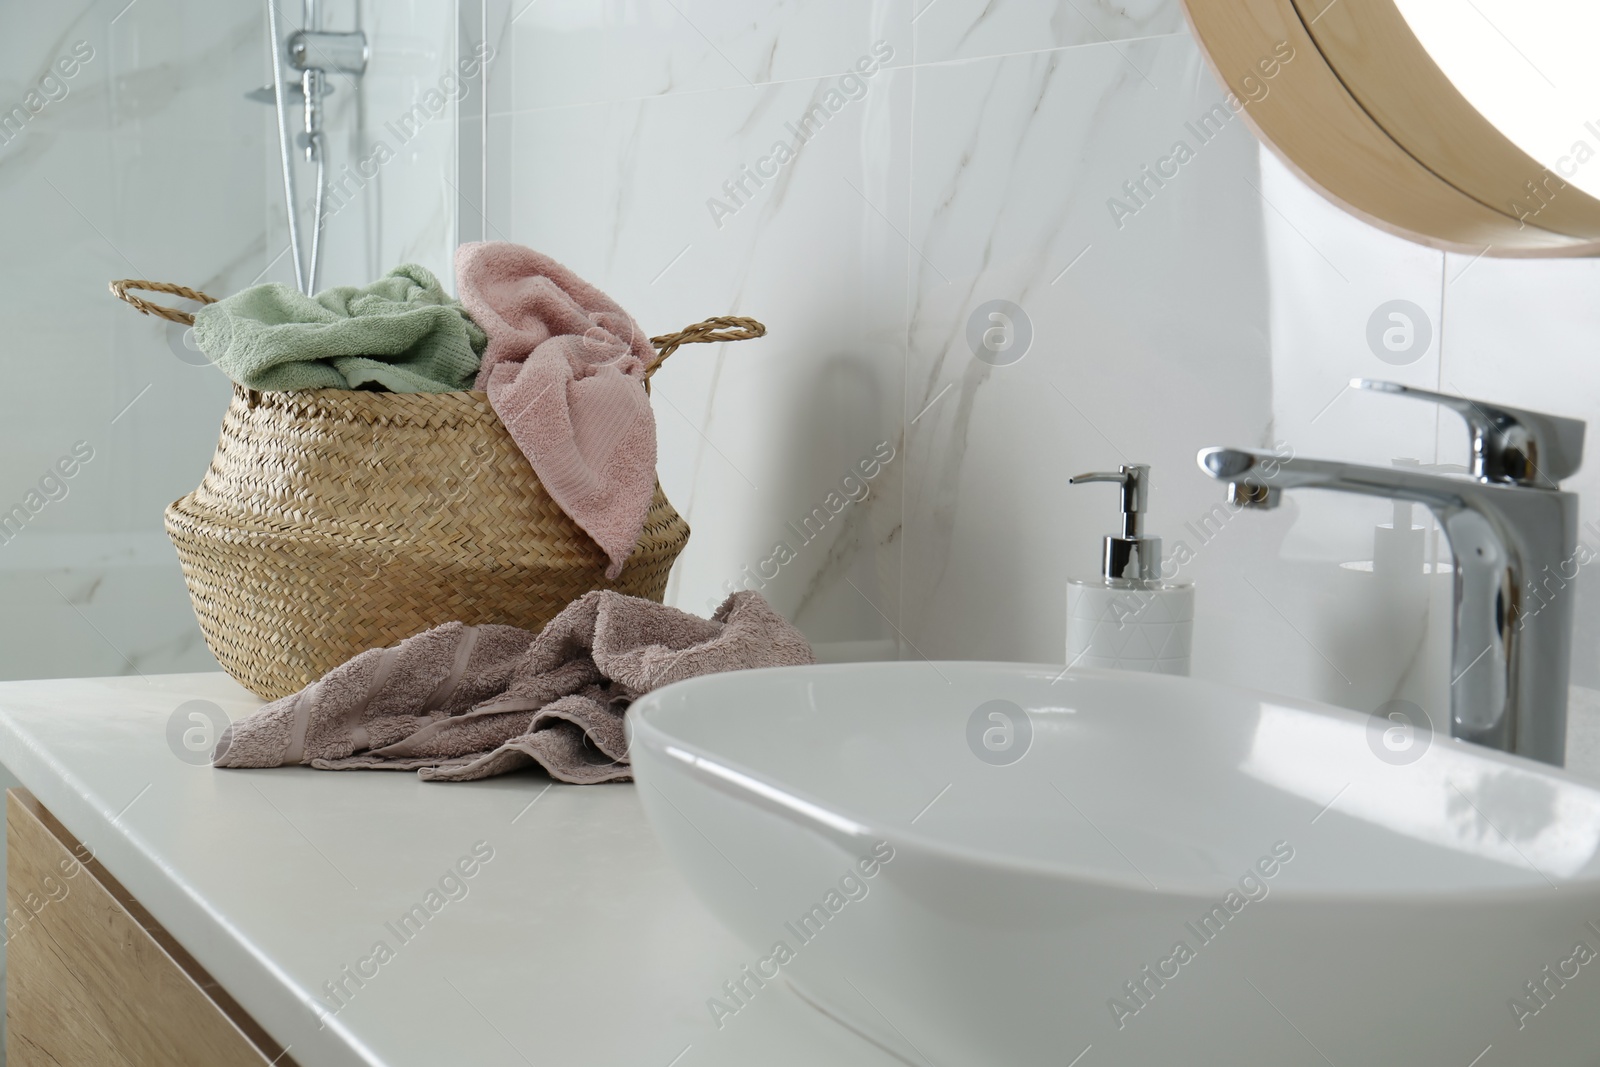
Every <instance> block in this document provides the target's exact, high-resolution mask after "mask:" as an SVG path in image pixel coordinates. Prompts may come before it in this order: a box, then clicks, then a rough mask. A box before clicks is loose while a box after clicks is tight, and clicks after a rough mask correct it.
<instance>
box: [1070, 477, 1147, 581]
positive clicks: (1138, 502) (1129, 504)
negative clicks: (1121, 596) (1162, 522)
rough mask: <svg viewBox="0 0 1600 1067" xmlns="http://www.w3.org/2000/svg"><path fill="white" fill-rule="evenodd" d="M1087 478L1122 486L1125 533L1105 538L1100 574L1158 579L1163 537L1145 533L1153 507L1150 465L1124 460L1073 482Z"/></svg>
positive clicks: (1116, 578) (1123, 578) (1125, 578)
mask: <svg viewBox="0 0 1600 1067" xmlns="http://www.w3.org/2000/svg"><path fill="white" fill-rule="evenodd" d="M1084 482H1116V483H1117V484H1118V485H1120V486H1122V536H1121V537H1117V536H1115V535H1113V536H1109V537H1107V538H1106V539H1105V552H1104V556H1103V558H1102V560H1101V574H1102V576H1103V577H1105V578H1107V579H1108V580H1111V581H1133V582H1159V581H1160V580H1161V538H1159V537H1146V536H1145V533H1144V517H1145V512H1147V511H1149V509H1150V466H1149V464H1147V463H1124V464H1123V465H1122V467H1121V469H1120V470H1118V471H1096V472H1093V473H1090V474H1080V475H1078V476H1077V477H1075V478H1073V479H1071V483H1070V484H1072V485H1082V484H1083V483H1084Z"/></svg>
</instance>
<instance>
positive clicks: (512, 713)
mask: <svg viewBox="0 0 1600 1067" xmlns="http://www.w3.org/2000/svg"><path fill="white" fill-rule="evenodd" d="M813 662H815V659H814V658H813V656H812V654H811V646H810V645H808V644H807V643H806V639H805V638H804V637H803V636H802V635H801V634H800V632H799V631H798V630H796V629H795V628H794V627H793V626H791V625H789V623H788V621H787V620H785V619H784V618H783V616H781V615H779V614H778V613H777V612H776V611H774V610H773V609H772V606H771V605H770V604H768V603H767V602H766V600H765V599H763V598H762V596H761V594H759V593H754V592H749V591H745V592H738V593H734V594H733V595H732V596H730V597H728V599H727V600H725V601H723V603H722V606H721V607H719V608H718V609H717V611H716V614H714V615H713V616H712V617H711V618H710V619H702V618H699V617H697V616H694V615H689V614H687V613H685V612H682V611H679V610H678V609H676V608H670V607H666V606H664V605H662V604H656V603H653V602H651V601H648V600H640V599H638V598H637V597H628V596H623V595H622V594H620V593H613V592H610V591H604V590H602V591H596V592H592V593H585V594H584V595H583V596H581V597H579V598H578V599H577V600H575V601H573V602H572V603H571V604H569V605H568V606H567V607H566V608H565V609H563V610H562V612H561V614H559V615H557V616H556V617H555V618H554V619H551V620H550V622H549V623H548V624H547V625H546V626H545V628H544V630H543V631H541V632H540V633H539V634H538V635H537V636H535V635H534V634H532V633H530V632H528V631H527V630H520V629H517V628H516V627H513V626H492V625H491V626H463V625H462V624H461V623H459V622H450V623H446V624H444V625H443V626H437V627H434V628H433V629H431V630H427V631H425V632H423V633H420V634H417V635H416V636H415V637H410V638H407V639H406V640H404V641H402V642H400V644H398V645H395V646H394V647H392V648H379V649H371V650H369V651H367V652H363V653H361V655H359V656H357V657H356V658H355V659H352V660H351V661H350V662H348V663H346V664H345V665H344V666H342V667H338V668H335V669H334V670H333V671H330V672H329V673H328V675H327V676H326V677H324V678H323V679H322V680H321V681H320V682H317V683H315V684H313V685H310V686H308V687H307V688H305V689H304V690H302V691H301V692H299V693H297V694H295V695H294V696H288V697H284V698H283V699H281V700H275V701H273V702H272V703H270V704H267V705H266V706H265V707H263V708H261V710H260V711H257V712H256V713H255V714H253V715H250V716H248V717H246V718H243V719H240V720H239V721H238V722H235V723H233V724H232V725H231V726H230V727H228V729H227V731H226V732H224V733H223V735H222V739H221V740H220V741H219V742H218V743H217V748H216V752H215V753H214V754H213V756H212V763H213V764H214V765H216V766H218V767H279V766H284V765H288V764H310V765H311V766H312V767H315V768H317V769H319V770H330V771H337V770H351V769H373V770H412V769H415V770H416V771H417V773H418V775H419V776H420V777H422V778H424V779H427V780H429V781H452V782H460V781H467V780H470V779H473V778H487V777H489V776H491V775H496V774H504V773H505V772H506V771H511V770H515V769H517V768H519V767H525V766H527V765H529V764H534V763H536V764H538V765H539V766H541V767H543V768H544V769H545V770H546V771H548V772H549V773H550V775H551V777H553V778H556V779H559V780H560V781H563V782H575V783H591V782H610V781H621V780H625V779H627V778H630V777H631V776H632V772H631V769H630V767H629V764H628V752H627V739H626V736H625V734H624V733H623V727H622V720H623V714H624V712H626V711H627V708H628V705H629V704H630V703H631V702H632V701H633V700H634V698H635V697H638V696H640V695H641V694H643V693H648V692H649V691H650V690H652V689H657V688H659V687H661V686H663V685H667V684H668V683H670V682H676V681H681V680H682V679H684V678H694V677H696V676H698V675H702V674H715V673H717V672H720V671H735V670H746V669H750V668H755V667H790V666H799V665H802V664H807V663H813Z"/></svg>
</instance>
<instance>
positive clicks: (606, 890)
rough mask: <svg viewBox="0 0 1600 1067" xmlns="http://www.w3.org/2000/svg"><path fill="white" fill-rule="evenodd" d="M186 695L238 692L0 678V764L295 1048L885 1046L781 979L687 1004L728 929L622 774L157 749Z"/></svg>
mask: <svg viewBox="0 0 1600 1067" xmlns="http://www.w3.org/2000/svg"><path fill="white" fill-rule="evenodd" d="M190 700H208V701H212V702H214V703H215V704H217V705H219V706H220V707H221V708H222V709H223V710H224V711H225V712H226V713H227V714H228V715H229V716H231V717H233V718H238V717H239V716H241V715H244V714H247V713H248V712H250V711H251V710H253V709H254V708H255V707H256V706H258V704H259V701H258V700H256V698H255V697H253V696H251V695H250V694H249V693H247V692H246V691H245V690H244V689H242V688H241V687H239V686H238V685H237V684H235V683H234V682H233V681H232V680H230V679H229V678H227V677H226V676H225V675H222V674H189V675H167V676H161V677H152V678H148V679H146V678H108V679H73V680H61V681H39V682H6V683H0V762H3V763H4V764H5V765H6V766H7V767H8V768H9V769H10V770H11V771H12V772H13V773H14V774H15V775H16V776H17V777H18V778H19V779H20V780H21V781H22V783H23V785H24V786H26V787H27V788H28V789H29V790H31V791H32V792H33V794H34V795H35V796H36V797H37V798H38V799H39V801H40V802H41V803H42V804H44V805H45V806H46V807H47V808H49V809H50V810H51V811H52V812H54V813H55V815H56V817H57V818H59V819H60V820H61V822H62V823H63V824H65V826H66V827H67V829H68V830H70V831H71V832H72V833H73V834H74V835H75V836H76V837H77V838H78V839H79V840H81V841H83V842H84V843H85V844H87V845H88V846H89V847H90V848H91V849H92V850H93V851H94V853H95V855H96V856H98V857H99V859H100V861H101V862H102V863H103V864H104V865H105V866H106V868H107V869H108V870H109V871H110V872H111V874H112V875H114V876H115V877H116V878H117V879H119V880H120V881H121V882H122V883H123V885H125V886H126V887H127V888H128V889H129V891H131V892H132V893H133V894H134V895H135V896H136V897H138V898H139V900H140V901H141V902H143V903H144V905H145V906H146V907H147V908H149V909H150V912H151V913H152V914H153V915H154V916H155V917H156V919H157V920H158V921H160V922H161V923H162V925H164V926H165V927H166V928H167V930H168V931H170V932H171V933H172V934H173V936H175V937H176V938H177V939H178V941H179V942H181V943H182V944H183V945H184V947H185V948H187V949H188V950H189V952H191V953H192V954H193V955H194V956H195V958H196V959H198V960H199V962H200V963H201V965H202V966H204V967H205V968H206V969H207V970H209V971H210V972H211V974H212V975H213V976H214V977H215V978H216V979H217V980H218V981H219V982H221V983H222V985H223V986H224V987H225V988H226V989H228V991H229V992H230V993H232V994H233V996H234V997H235V998H236V999H237V1000H238V1001H239V1003H240V1004H241V1005H242V1006H243V1007H244V1009H245V1010H246V1011H248V1012H249V1013H250V1014H251V1015H252V1016H253V1017H254V1018H255V1019H256V1021H257V1022H259V1023H260V1024H261V1025H262V1026H263V1027H265V1028H266V1029H267V1030H268V1031H269V1032H270V1033H271V1034H272V1035H273V1037H275V1038H276V1039H278V1040H279V1041H281V1042H283V1043H284V1044H286V1045H288V1046H290V1051H289V1054H290V1056H292V1057H293V1058H294V1059H295V1060H297V1061H298V1062H299V1063H300V1064H302V1065H303V1067H334V1065H339V1067H343V1065H346V1064H383V1065H390V1067H400V1065H409V1064H418V1065H422V1064H427V1065H436V1064H472V1065H474V1067H498V1065H502V1064H504V1065H508V1067H518V1065H521V1067H527V1065H531V1064H540V1065H544V1064H562V1065H589V1064H597V1065H598V1064H603V1065H621V1067H713V1065H739V1067H747V1065H749V1064H762V1065H764V1067H791V1065H792V1067H801V1065H804V1067H813V1065H817V1064H829V1065H838V1067H894V1064H896V1063H897V1061H893V1060H890V1059H889V1058H887V1057H886V1056H884V1055H883V1054H882V1053H880V1052H878V1051H877V1050H876V1049H875V1048H874V1047H873V1046H870V1045H868V1044H866V1043H865V1042H863V1041H861V1040H860V1039H859V1038H856V1037H855V1036H854V1035H851V1034H849V1033H848V1032H846V1031H844V1030H843V1029H841V1028H840V1027H839V1026H838V1025H836V1024H835V1023H833V1022H831V1021H829V1020H828V1019H826V1018H824V1017H822V1016H821V1015H819V1014H817V1013H816V1012H815V1011H813V1010H812V1009H811V1008H810V1007H808V1006H807V1005H806V1004H805V1003H804V1002H803V1001H801V1000H800V999H799V998H798V997H797V996H796V995H795V994H794V993H793V992H792V991H791V990H789V989H788V988H786V987H781V988H780V987H772V988H770V989H769V990H768V991H765V992H763V994H762V995H761V996H759V997H758V998H756V999H755V1000H753V1001H752V1002H751V1004H750V1005H749V1007H748V1008H747V1009H745V1010H743V1011H740V1012H739V1014H738V1016H737V1017H736V1018H732V1019H728V1020H726V1021H725V1022H726V1025H725V1026H724V1028H723V1029H721V1030H718V1029H717V1026H716V1024H715V1023H714V1022H713V1020H712V1018H711V1015H710V1013H709V1011H708V1010H707V1008H706V1001H707V999H708V998H710V997H712V996H715V995H717V994H718V991H719V988H720V986H721V985H722V983H723V982H725V981H727V980H728V979H730V978H732V977H734V976H735V975H736V974H737V973H738V971H739V968H740V967H741V966H743V965H745V964H746V963H748V961H749V952H748V951H747V950H746V949H745V948H744V947H743V946H742V945H740V944H739V943H738V942H736V941H735V940H734V939H733V938H732V937H731V935H729V934H727V933H726V932H725V931H724V930H723V929H722V928H721V927H720V926H719V925H718V924H717V923H716V921H715V920H714V919H713V918H712V916H711V915H710V914H709V913H708V912H707V911H706V910H705V908H703V907H702V906H701V905H700V903H699V902H698V901H697V900H696V899H695V898H693V897H692V896H691V895H690V891H689V888H688V886H687V885H686V884H685V883H684V882H683V880H682V879H681V878H679V876H678V875H677V873H676V872H675V871H673V870H672V869H671V868H670V867H669V866H668V865H667V860H666V857H665V856H664V855H663V854H662V852H661V849H660V848H659V847H658V846H657V845H656V842H655V839H654V837H653V836H652V834H651V832H650V829H649V827H648V826H647V825H646V823H645V820H644V815H643V812H642V811H641V810H640V806H639V803H638V798H637V795H636V794H635V791H634V787H633V786H631V785H602V786H567V785H551V784H550V783H549V780H548V779H546V778H544V777H543V776H542V775H538V774H535V773H518V774H513V775H509V776H505V777H501V778H494V779H489V780H487V781H482V782H465V783H425V782H421V781H418V780H417V778H416V777H415V776H414V775H412V774H410V773H401V772H356V771H350V772H326V771H313V770H310V769H308V768H298V767H296V768H279V769H276V770H262V771H239V770H229V771H218V770H214V769H212V768H211V767H210V766H209V765H200V766H195V765H193V764H192V763H189V762H185V761H184V760H183V759H181V758H179V756H178V755H177V754H175V752H174V750H173V749H172V748H171V747H169V742H168V723H169V720H170V719H172V717H173V715H174V713H175V712H176V711H177V709H178V708H179V707H180V705H183V704H184V703H185V702H186V701H190ZM547 787H548V789H547ZM546 789H547V791H545V790H546ZM541 791H544V792H541ZM530 804H531V806H530ZM478 842H487V844H488V846H489V847H491V848H492V849H493V859H491V860H490V861H488V862H487V863H485V864H483V865H482V866H481V867H479V868H478V869H477V870H476V872H475V873H474V874H473V876H472V877H471V878H469V879H464V880H463V881H464V884H465V886H466V895H465V896H464V897H461V898H460V899H458V900H454V901H449V902H447V903H445V904H444V905H443V906H442V907H440V908H439V910H438V912H437V914H436V915H434V916H433V917H432V918H431V919H430V920H429V921H428V922H427V923H426V925H425V926H423V927H422V928H421V930H420V931H419V932H416V933H415V934H414V935H412V936H411V939H410V940H409V941H407V942H405V943H402V942H401V941H400V939H399V938H398V937H397V935H396V934H395V933H394V932H393V930H392V929H391V927H392V926H393V925H394V924H395V923H397V921H398V919H399V918H400V916H401V915H402V914H403V913H405V912H406V911H407V910H408V909H410V908H411V906H412V905H414V904H418V903H425V901H424V898H425V895H426V894H427V892H428V891H429V890H430V889H432V888H434V887H435V886H437V885H438V883H439V880H440V878H441V876H442V875H444V874H446V873H447V871H448V869H449V868H451V867H452V865H454V864H455V863H456V862H457V861H458V860H459V859H461V858H462V857H466V856H469V855H470V854H471V853H472V851H473V848H474V846H475V844H476V843H478ZM479 849H480V853H481V851H482V846H479ZM452 892H454V893H456V895H458V896H459V893H460V891H459V890H455V889H453V890H452ZM386 924H387V925H386ZM380 940H381V941H384V942H386V943H387V944H388V945H389V946H390V949H391V951H392V958H390V959H389V960H388V961H387V962H382V963H376V964H369V965H368V967H367V969H368V971H369V973H370V971H371V970H372V969H373V968H374V967H375V968H376V972H377V973H376V974H375V975H374V976H373V977H371V978H370V979H367V980H365V986H364V987H363V988H360V989H356V990H355V992H354V994H353V995H352V996H351V997H350V998H349V1002H348V1003H347V1004H346V1006H345V1007H343V1008H342V1009H341V1010H340V1011H339V1012H338V1013H337V1015H331V1016H329V1015H325V1014H323V1013H327V1012H328V1011H329V1010H330V1004H329V1003H328V1002H326V1001H325V1000H324V993H323V990H322V985H323V983H324V982H327V981H330V980H334V979H336V978H338V977H339V975H340V972H341V971H342V970H343V968H345V967H346V966H354V965H355V964H356V962H357V961H358V960H360V959H362V958H368V957H371V956H372V955H373V951H374V945H375V943H376V942H378V941H380ZM350 988H354V986H353V984H350Z"/></svg>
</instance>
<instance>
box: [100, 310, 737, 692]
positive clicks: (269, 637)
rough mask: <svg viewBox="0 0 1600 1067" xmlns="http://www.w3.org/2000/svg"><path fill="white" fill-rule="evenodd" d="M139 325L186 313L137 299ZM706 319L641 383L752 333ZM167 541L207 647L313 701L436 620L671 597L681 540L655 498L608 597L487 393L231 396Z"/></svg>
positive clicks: (594, 551) (512, 618)
mask: <svg viewBox="0 0 1600 1067" xmlns="http://www.w3.org/2000/svg"><path fill="white" fill-rule="evenodd" d="M130 288H133V289H140V288H143V289H153V290H155V291H158V292H170V293H175V294H176V295H178V296H183V297H186V298H188V299H193V300H199V301H201V302H202V303H209V302H211V298H209V297H207V296H205V294H203V293H199V292H198V291H196V290H192V289H186V288H184V287H182V286H175V285H169V284H167V283H157V282H146V281H140V280H129V281H120V282H113V283H112V292H113V293H115V294H116V295H117V296H118V297H119V298H120V299H124V300H127V301H128V302H129V303H131V304H133V305H134V306H135V307H137V308H139V310H141V311H144V312H146V313H147V314H155V315H159V316H161V317H162V318H166V319H169V320H171V321H175V322H186V321H188V322H192V321H193V316H191V315H188V314H187V313H185V312H182V311H177V310H175V309H172V308H167V307H163V306H161V305H158V304H152V303H150V302H149V301H145V300H141V299H140V298H139V297H135V296H132V295H131V294H129V293H128V292H127V290H128V289H130ZM765 332H766V330H765V327H763V326H762V325H761V324H760V323H758V322H756V321H755V320H754V319H740V318H721V319H708V320H706V321H705V322H703V323H698V324H696V325H695V326H692V327H690V328H688V329H687V330H684V331H682V332H680V333H678V334H671V335H667V336H665V337H656V338H652V339H651V341H652V343H653V344H654V345H655V346H656V347H657V349H658V355H657V357H656V360H655V362H654V363H652V364H651V366H650V368H649V372H648V373H654V371H655V369H656V368H657V367H659V366H660V365H661V363H662V361H663V360H665V359H666V357H667V356H669V355H671V354H672V352H673V351H674V350H675V349H676V348H677V347H678V346H679V345H680V344H684V343H688V342H694V341H723V340H743V339H746V338H749V337H759V336H761V335H762V334H764V333H765ZM166 528H167V535H168V536H169V537H170V538H171V539H172V543H173V545H174V546H176V548H177V550H178V558H179V560H180V561H181V563H182V565H183V575H184V580H185V582H186V583H187V584H188V587H189V596H190V599H191V600H192V601H193V603H194V610H195V615H196V616H197V617H198V618H199V621H200V630H201V632H202V634H204V636H205V640H206V645H207V646H208V647H209V648H210V649H211V652H212V654H213V655H214V656H216V658H217V662H218V663H220V664H221V665H222V667H223V669H224V670H226V671H227V672H228V673H229V674H231V675H232V676H233V677H234V678H236V679H237V680H238V681H239V682H240V683H241V684H243V685H244V686H245V687H246V688H247V689H249V690H250V691H251V692H253V693H255V694H256V695H258V696H261V697H264V698H266V699H269V700H270V699H275V698H277V697H281V696H286V695H288V694H290V693H294V692H297V691H299V690H300V689H303V688H304V687H305V686H307V685H309V684H310V683H312V682H314V681H316V680H317V679H319V678H321V677H322V676H323V675H324V674H326V673H327V672H328V671H330V670H332V669H333V668H334V667H337V666H339V665H340V664H341V663H344V662H345V661H346V660H348V659H350V658H351V657H352V656H355V655H357V654H359V653H361V652H363V651H365V650H367V649H369V648H381V647H384V646H387V645H392V644H395V643H396V642H398V641H400V640H402V639H403V638H406V637H409V636H410V635H412V634H414V633H418V632H420V631H422V630H426V629H428V628H429V627H432V626H437V625H439V624H441V623H444V622H449V621H452V620H460V621H462V622H466V623H469V624H482V623H506V624H509V625H512V626H520V627H523V628H525V629H529V630H538V629H539V628H541V627H542V626H543V625H544V624H545V623H546V622H547V621H549V619H550V618H551V617H552V616H554V615H555V614H556V613H557V612H559V611H560V610H561V609H562V608H564V607H566V606H567V604H569V603H570V602H571V601H572V600H574V599H576V598H577V597H579V596H581V595H583V594H584V593H586V592H588V591H590V590H591V589H615V590H617V591H618V592H622V593H626V594H628V595H630V596H638V597H645V598H648V599H650V600H656V601H659V600H661V598H662V595H663V594H664V593H665V592H666V585H667V575H668V573H669V572H670V571H671V569H672V564H673V561H674V560H676V559H677V557H678V553H680V552H681V551H683V547H684V545H685V544H686V543H687V542H688V540H689V526H688V524H687V523H686V522H684V520H683V519H682V517H681V516H679V515H678V513H677V512H676V511H675V510H673V507H672V505H671V504H670V503H668V502H667V498H666V497H665V496H664V495H663V494H662V492H661V486H660V485H659V484H658V485H657V486H656V490H655V496H654V498H653V499H652V500H651V503H650V510H649V512H648V515H647V517H646V519H645V526H644V534H643V536H641V538H640V540H639V543H638V546H637V547H636V548H635V549H634V550H633V553H632V555H630V556H629V557H628V561H627V564H626V566H624V568H623V570H622V574H621V575H620V576H619V577H618V578H617V579H616V580H615V581H608V580H607V579H606V577H605V569H606V563H607V561H606V557H605V554H604V553H603V552H602V551H601V550H600V548H599V547H598V546H597V545H596V544H595V543H594V541H593V540H591V539H590V538H589V536H588V535H587V534H586V533H584V532H583V530H582V529H581V528H580V527H579V526H578V525H577V523H575V522H573V521H572V519H571V518H570V517H569V516H568V515H567V514H566V513H565V512H564V511H562V510H561V508H560V507H559V506H557V504H556V502H555V501H554V500H553V499H551V497H550V495H549V493H547V492H546V491H545V488H544V486H543V485H541V484H540V482H539V479H538V477H537V476H536V475H535V474H534V472H533V468H532V467H531V466H530V465H529V463H528V460H527V457H525V456H524V455H523V454H522V452H521V450H520V449H518V447H517V445H516V442H515V441H513V440H512V438H511V435H510V434H509V433H507V432H506V429H505V427H504V426H503V425H501V423H500V419H499V418H498V416H496V415H495V413H494V410H493V409H492V408H490V406H489V398H488V395H487V394H486V393H481V392H458V393H386V392H371V391H364V390H344V389H311V390H305V391H301V392H258V391H255V390H251V389H247V388H244V387H242V386H235V387H234V395H233V402H232V403H231V404H230V405H229V407H228V411H227V414H226V415H225V416H224V418H223V422H222V436H221V439H220V440H219V441H218V442H217V451H216V454H215V456H213V458H212V460H211V467H210V469H209V470H207V471H206V474H205V478H204V479H203V480H202V481H201V483H200V487H199V488H198V489H196V490H195V491H194V492H192V493H190V494H189V495H188V496H185V497H183V498H181V499H179V500H177V501H174V502H173V504H172V505H171V506H170V507H168V508H167V513H166Z"/></svg>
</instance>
